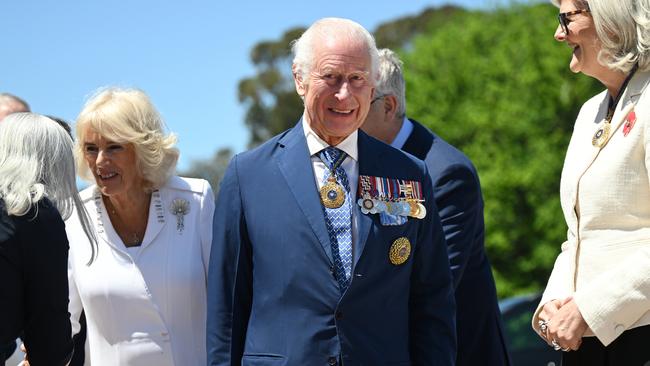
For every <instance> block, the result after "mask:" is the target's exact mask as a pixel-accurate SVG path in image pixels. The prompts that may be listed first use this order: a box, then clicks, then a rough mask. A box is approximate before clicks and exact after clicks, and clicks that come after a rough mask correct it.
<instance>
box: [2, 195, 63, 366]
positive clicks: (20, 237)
mask: <svg viewBox="0 0 650 366" xmlns="http://www.w3.org/2000/svg"><path fill="white" fill-rule="evenodd" d="M67 268H68V239H67V237H66V234H65V225H64V223H63V220H62V219H61V216H60V215H59V212H58V211H57V210H56V208H55V207H54V205H53V204H52V203H51V202H50V201H48V200H47V199H43V200H41V201H40V202H39V203H38V204H37V205H35V206H34V207H32V208H31V209H30V211H29V212H28V213H27V214H26V215H24V216H9V215H8V214H7V212H6V209H5V205H4V202H3V201H2V200H0V293H1V294H2V296H0V342H2V343H6V342H10V341H12V340H15V339H16V338H18V336H20V335H21V334H22V337H23V341H24V343H25V347H26V348H27V351H28V356H29V361H30V364H31V365H32V366H39V365H52V366H56V365H65V364H66V363H67V362H68V360H69V359H70V357H71V355H72V350H73V346H72V338H71V330H70V319H69V314H68V276H67Z"/></svg>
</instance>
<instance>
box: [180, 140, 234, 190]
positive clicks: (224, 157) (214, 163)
mask: <svg viewBox="0 0 650 366" xmlns="http://www.w3.org/2000/svg"><path fill="white" fill-rule="evenodd" d="M231 158H232V150H230V149H228V148H225V149H219V150H217V151H216V152H215V153H214V155H213V156H212V158H210V159H206V160H195V161H193V162H192V164H191V165H190V168H189V169H188V170H186V171H182V172H180V173H179V175H181V176H184V177H194V178H203V179H205V180H207V181H208V182H210V185H211V186H212V190H213V192H214V196H215V197H216V196H217V193H219V183H221V179H222V178H223V175H224V174H225V173H226V168H227V167H228V163H229V162H230V159H231Z"/></svg>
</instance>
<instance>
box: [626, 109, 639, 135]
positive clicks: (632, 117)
mask: <svg viewBox="0 0 650 366" xmlns="http://www.w3.org/2000/svg"><path fill="white" fill-rule="evenodd" d="M635 122H636V113H634V110H631V111H630V113H628V114H627V117H625V124H624V125H623V136H627V134H628V133H630V131H631V130H632V127H634V123H635Z"/></svg>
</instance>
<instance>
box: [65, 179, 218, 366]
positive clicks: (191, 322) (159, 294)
mask: <svg viewBox="0 0 650 366" xmlns="http://www.w3.org/2000/svg"><path fill="white" fill-rule="evenodd" d="M81 197H82V199H83V201H84V205H85V208H86V210H87V211H88V213H89V214H90V217H91V219H92V224H93V225H94V228H95V231H96V234H97V237H98V254H97V257H96V259H95V261H94V262H93V263H92V264H91V265H87V262H88V260H89V258H90V255H91V252H90V245H89V243H88V240H87V238H86V236H85V235H84V232H83V229H82V227H81V225H80V224H79V221H78V219H77V218H76V215H72V216H71V218H70V219H68V221H67V222H66V231H67V234H68V238H69V241H70V254H69V274H68V277H69V284H70V307H69V308H70V313H71V322H72V326H73V333H76V332H78V331H79V323H78V320H79V315H80V313H81V310H82V308H83V310H85V314H86V320H87V326H88V329H87V330H88V333H87V334H88V343H89V348H90V360H91V363H92V365H93V366H103V365H105V366H116V365H121V366H122V365H129V366H151V365H156V366H173V365H205V364H206V362H207V361H206V349H205V324H206V304H207V298H206V281H207V280H206V278H207V271H208V261H209V256H210V246H211V243H212V216H213V214H214V196H213V193H212V189H211V187H210V184H209V183H208V182H207V181H205V180H202V179H187V178H179V177H172V178H170V180H169V181H168V182H167V183H166V184H165V186H163V187H162V188H160V189H159V190H158V191H156V192H154V193H152V198H151V204H150V207H149V218H148V222H147V229H146V233H145V236H144V239H143V241H142V244H141V246H140V247H137V248H127V247H126V246H125V245H124V244H123V243H122V240H121V239H120V237H119V236H118V235H117V233H116V231H115V230H114V229H113V227H112V225H111V221H110V219H109V217H108V213H107V212H106V208H105V207H104V203H103V200H102V198H101V194H100V193H99V192H98V190H97V188H96V186H92V187H90V188H87V189H86V190H84V191H83V192H81ZM180 202H186V203H187V204H188V210H187V211H186V213H185V214H184V215H178V216H176V215H174V214H173V213H172V212H171V207H172V206H174V205H176V206H178V204H179V203H180ZM181 218H182V221H183V222H182V224H183V225H182V227H181V225H180V220H181Z"/></svg>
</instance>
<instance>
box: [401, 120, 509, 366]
mask: <svg viewBox="0 0 650 366" xmlns="http://www.w3.org/2000/svg"><path fill="white" fill-rule="evenodd" d="M410 121H411V122H413V131H412V132H411V135H410V136H409V138H408V139H407V140H406V143H405V144H404V147H403V148H402V149H403V150H405V151H407V152H409V153H411V154H413V155H415V156H416V157H418V158H420V159H422V160H424V161H425V163H426V164H427V167H428V168H429V173H430V174H431V178H432V182H433V192H434V193H433V194H434V198H435V201H436V206H437V207H438V210H439V213H440V220H441V222H442V227H443V230H444V232H445V238H446V241H447V251H448V252H449V262H450V264H451V272H452V275H453V278H454V285H455V288H456V322H457V329H456V331H457V336H458V358H457V361H456V362H457V363H456V365H458V366H470V365H471V366H475V365H482V366H501V365H510V364H511V362H510V359H509V355H508V351H507V348H506V343H505V335H504V332H503V325H502V321H501V313H500V311H499V306H498V303H497V295H496V288H495V285H494V278H493V277H492V271H491V269H490V262H489V261H488V258H487V255H486V253H485V247H484V243H483V239H484V229H485V228H484V223H483V197H482V195H481V186H480V183H479V178H478V174H477V173H476V169H475V168H474V165H473V164H472V162H471V161H470V160H469V159H468V158H467V157H466V156H465V154H463V153H462V152H460V151H459V150H458V149H456V148H455V147H453V146H451V145H450V144H448V143H447V142H446V141H444V140H443V139H441V138H440V137H438V136H437V135H436V134H435V133H433V132H431V131H430V130H429V129H427V128H426V127H424V126H422V125H421V124H420V123H418V122H416V121H414V120H410Z"/></svg>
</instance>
